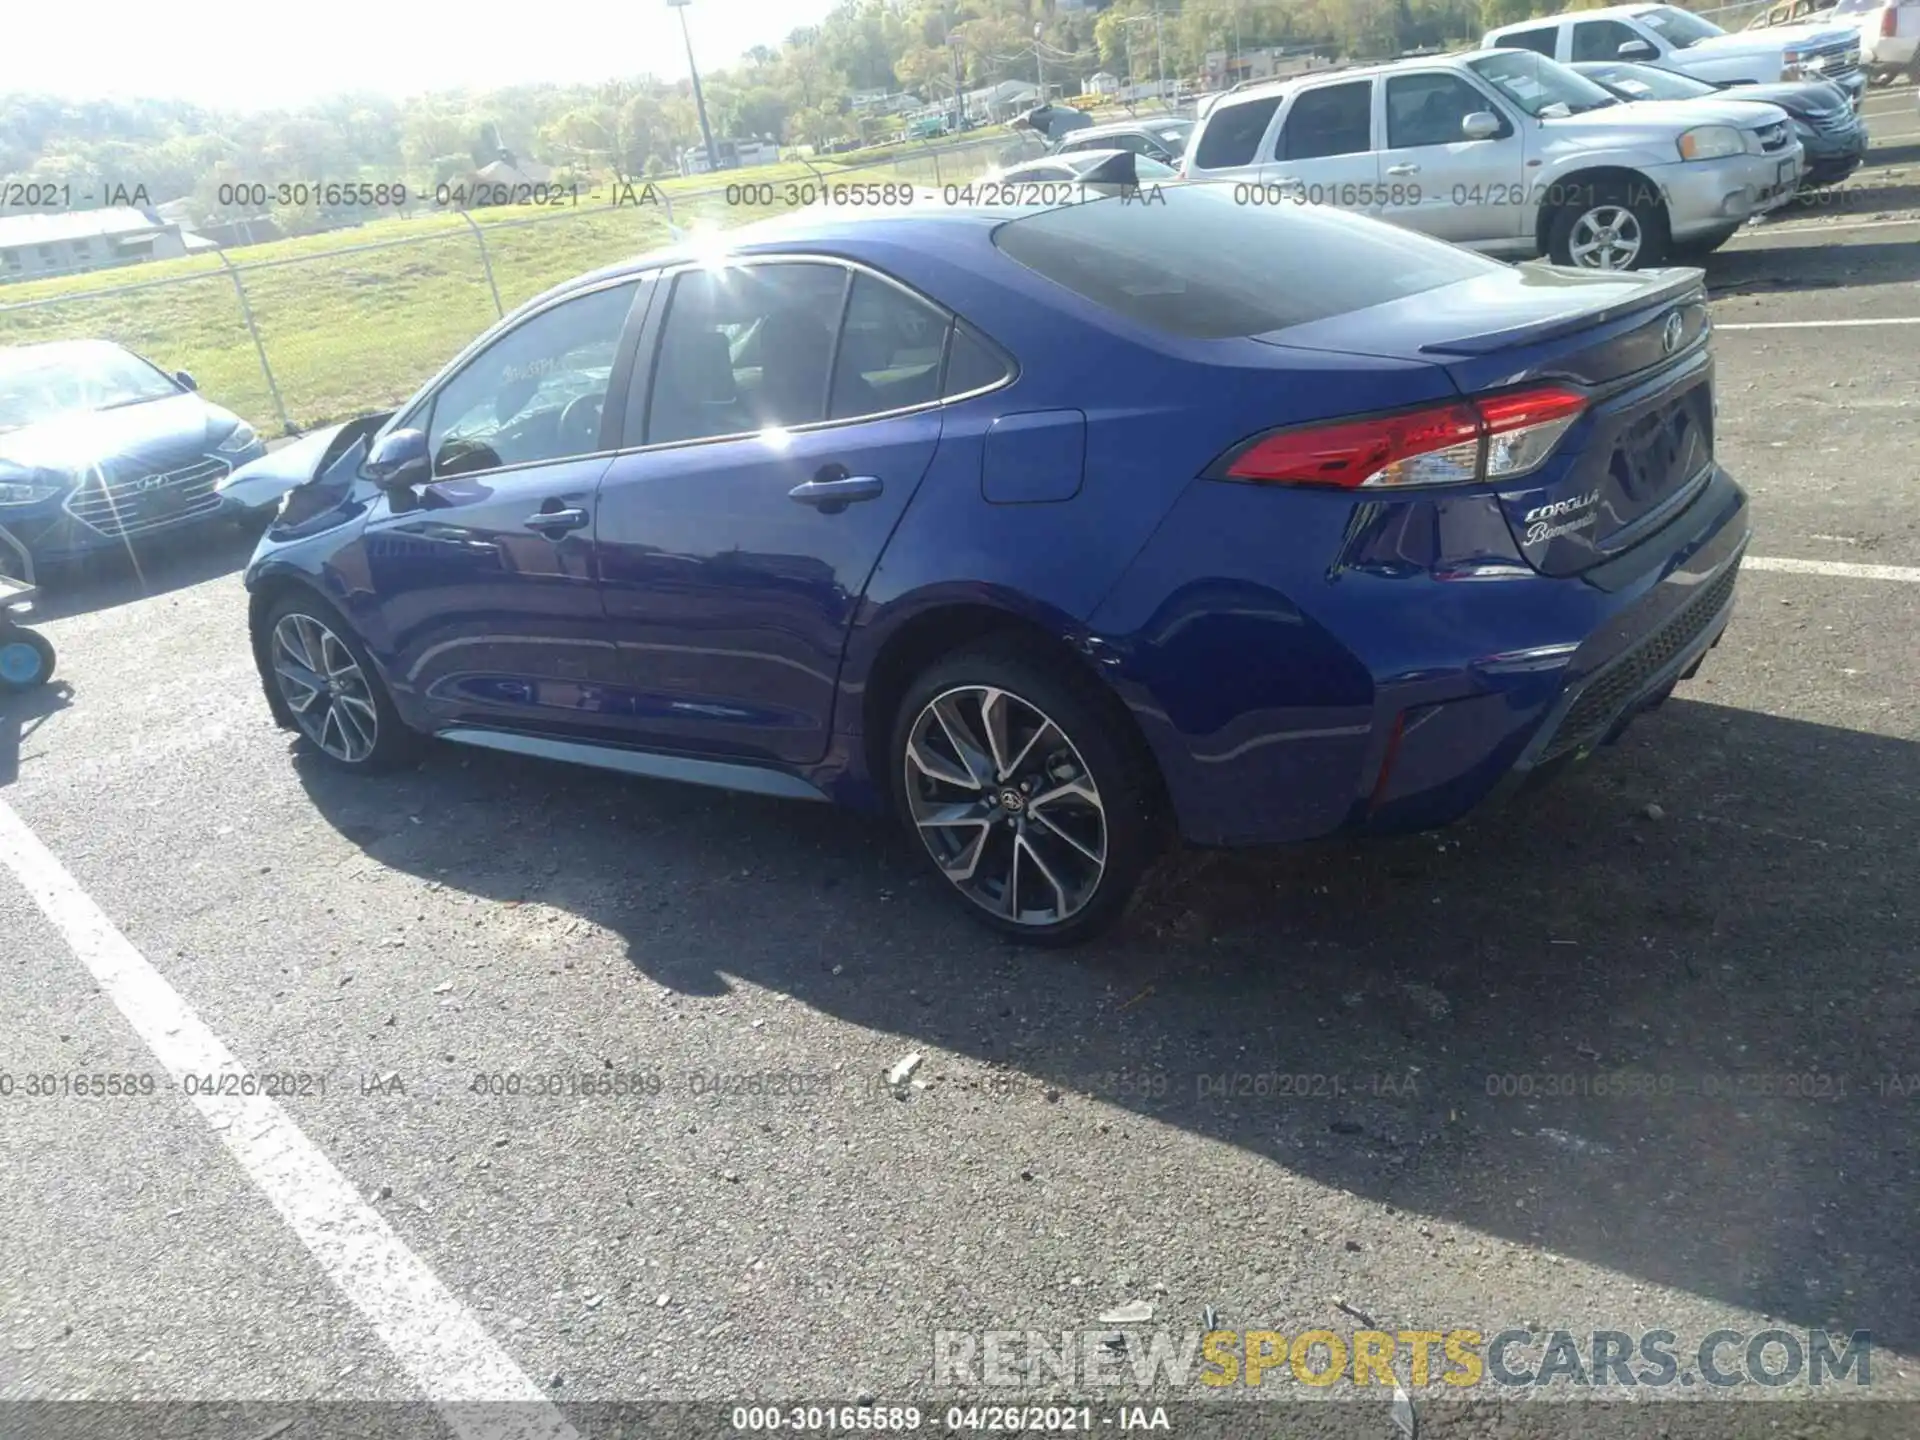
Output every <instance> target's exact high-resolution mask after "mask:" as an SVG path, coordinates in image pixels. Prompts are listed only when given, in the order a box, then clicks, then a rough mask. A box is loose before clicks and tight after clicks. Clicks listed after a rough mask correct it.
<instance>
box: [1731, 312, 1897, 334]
mask: <svg viewBox="0 0 1920 1440" xmlns="http://www.w3.org/2000/svg"><path fill="white" fill-rule="evenodd" d="M1846 325H1920V315H1882V316H1877V317H1875V318H1873V319H1870V320H1743V321H1741V322H1739V323H1738V324H1732V325H1726V324H1721V323H1719V322H1718V321H1716V322H1715V323H1714V327H1713V328H1714V329H1715V330H1819V329H1823V328H1831V327H1834V326H1846Z"/></svg>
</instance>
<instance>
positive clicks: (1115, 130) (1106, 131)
mask: <svg viewBox="0 0 1920 1440" xmlns="http://www.w3.org/2000/svg"><path fill="white" fill-rule="evenodd" d="M1192 123H1193V122H1192V121H1191V120H1189V119H1188V118H1187V117H1186V116H1184V115H1156V116H1154V117H1152V118H1151V119H1147V120H1109V121H1107V122H1106V123H1105V124H1104V125H1088V126H1085V127H1084V128H1082V129H1079V130H1074V131H1070V132H1069V133H1068V134H1067V135H1066V137H1065V138H1066V139H1068V140H1071V141H1073V142H1074V144H1076V145H1079V144H1082V143H1083V142H1085V141H1087V140H1098V139H1099V138H1100V137H1101V136H1102V135H1137V134H1139V133H1140V132H1141V131H1143V130H1146V131H1152V130H1155V129H1156V128H1158V127H1162V126H1167V125H1191V124H1192Z"/></svg>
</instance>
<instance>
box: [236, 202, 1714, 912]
mask: <svg viewBox="0 0 1920 1440" xmlns="http://www.w3.org/2000/svg"><path fill="white" fill-rule="evenodd" d="M712 243H713V244H714V245H716V246H717V245H719V244H721V243H722V239H720V238H716V239H715V240H714V241H713V242H712ZM724 243H725V244H726V249H725V250H724V252H722V251H720V250H718V249H713V250H707V251H703V250H701V249H699V248H698V247H687V248H682V249H678V250H674V251H671V252H664V253H660V254H656V255H652V256H649V257H646V258H644V259H640V260H636V261H633V262H631V263H628V264H623V265H619V266H616V267H613V268H610V269H606V270H602V271H599V272H596V273H594V274H591V275H587V276H583V277H581V278H580V279H579V280H577V281H574V282H572V283H570V284H567V285H564V286H562V287H560V288H559V289H556V290H554V291H552V292H550V293H549V294H547V295H544V296H542V297H541V298H540V299H538V300H535V301H533V302H532V303H530V304H528V305H526V306H524V307H523V308H521V309H520V310H519V311H517V312H516V313H515V314H513V315H512V316H510V317H508V318H507V319H506V320H504V321H502V322H501V323H500V324H499V325H497V326H495V327H494V328H493V329H492V330H491V331H489V332H488V333H487V334H485V335H483V336H482V337H481V338H480V339H479V340H477V341H475V342H474V343H473V344H472V345H471V346H470V347H468V349H467V350H466V351H465V352H464V353H462V354H461V355H460V356H458V357H457V358H456V359H455V360H453V361H452V363H450V364H449V365H448V366H447V367H446V368H445V369H444V370H443V371H442V372H441V373H440V374H439V375H438V376H436V377H435V378H434V379H433V380H432V381H431V382H430V383H429V384H427V385H426V387H425V388H423V389H422V390H421V391H420V392H419V394H417V395H416V396H414V397H413V399H411V400H410V401H409V402H408V403H407V404H406V405H405V406H403V407H402V408H401V409H400V410H398V411H397V412H395V413H394V414H392V415H390V416H379V417H369V418H368V419H366V420H363V421H359V422H356V423H354V424H352V425H349V426H346V427H342V428H339V429H336V430H332V431H327V432H322V433H320V434H317V435H314V436H311V437H309V438H308V439H307V440H305V441H303V442H301V443H300V444H299V445H296V446H294V447H290V448H289V449H288V450H285V451H282V452H280V453H279V454H278V455H275V456H273V457H269V459H267V460H265V461H262V462H260V463H259V464H258V465H256V466H254V467H251V468H250V470H248V471H245V472H242V473H241V474H240V475H239V476H238V477H237V478H236V480H235V482H234V484H233V486H232V487H231V488H232V489H233V490H234V491H235V492H236V494H242V493H243V492H246V491H247V490H248V489H249V488H250V487H251V488H253V489H255V490H257V491H260V492H262V493H277V491H281V490H285V491H287V493H286V494H285V497H284V499H283V500H282V501H281V503H280V508H279V512H278V515H277V517H276V519H275V520H274V523H273V525H272V527H271V528H270V529H269V530H268V532H267V534H266V536H265V538H264V539H263V540H262V542H261V546H260V549H259V550H258V552H257V553H256V555H255V557H254V560H253V563H252V565H251V567H250V569H249V571H248V575H247V583H248V586H249V589H250V591H251V624H252V636H253V645H254V651H255V655H256V657H257V660H258V663H259V668H260V671H261V675H262V678H263V681H264V683H265V686H266V691H267V696H268V700H269V702H270V704H271V705H272V707H273V711H274V714H275V715H276V717H277V718H278V719H279V720H280V721H281V723H282V724H284V725H287V726H289V727H292V728H297V729H298V730H299V731H300V732H301V733H303V734H304V736H305V737H306V739H307V740H308V741H309V742H311V744H312V745H313V746H314V747H317V749H318V750H319V751H320V752H321V753H323V754H324V755H325V756H327V757H328V758H329V759H330V760H332V761H333V762H335V763H337V764H338V765H341V766H344V767H347V768H349V769H352V770H373V769H377V768H380V767H383V766H386V765H390V764H392V763H394V762H396V761H399V760H401V759H403V758H404V757H407V756H409V755H411V754H412V753H414V751H415V749H416V746H417V743H418V741H419V739H420V737H422V736H425V735H436V736H439V737H440V738H442V739H444V740H448V741H454V742H458V743H461V744H465V745H475V746H482V747H487V748H492V749H497V750H506V751H512V752H516V753H519V754H523V755H534V756H544V757H550V758H553V759H559V760H570V761H576V762H579V763H582V764H586V765H594V766H600V767H604V768H607V769H611V770H618V771H624V772H627V773H631V774H638V775H649V776H667V777H672V778H676V779H682V780H690V781H697V782H703V783H707V784H713V785H720V786H728V787H733V788H736V789H741V790H751V791H758V792H761V793H765V794H771V795H781V796H791V797H794V798H798V799H809V800H831V801H833V802H836V803H841V804H847V805H854V806H861V807H867V808H872V809H876V810H891V811H893V812H894V813H895V814H897V815H898V816H899V818H900V820H901V821H902V822H903V823H904V825H905V826H906V828H907V829H908V830H909V831H910V832H911V834H912V835H913V836H914V837H915V839H914V841H913V843H914V844H915V845H916V846H918V847H920V848H921V849H922V850H924V852H925V855H926V858H927V860H928V862H929V863H930V864H931V865H932V866H933V867H934V869H935V870H937V871H938V873H939V874H940V875H941V876H943V877H944V878H945V882H946V883H947V884H948V885H950V886H951V888H952V890H953V891H954V892H955V893H956V894H957V895H958V896H960V897H963V898H964V900H965V901H966V902H967V903H968V905H969V906H970V907H971V908H972V910H973V912H974V913H975V914H976V915H978V916H980V917H982V918H984V919H985V920H987V921H988V922H989V923H991V924H993V925H995V926H997V927H999V928H1000V929H1002V930H1004V931H1008V932H1011V933H1012V934H1014V935H1016V936H1019V937H1021V938H1023V939H1026V940H1030V941H1036V942H1042V943H1064V942H1068V941H1072V940H1076V939H1080V938H1083V937H1085V936H1087V935H1089V934H1091V933H1092V932H1094V931H1095V930H1097V929H1098V928H1099V927H1100V926H1102V925H1103V924H1105V923H1106V922H1108V921H1110V920H1112V919H1113V918H1114V917H1115V916H1116V915H1117V914H1118V913H1119V912H1120V911H1121V909H1122V907H1123V906H1124V904H1125V903H1126V901H1127V898H1128V896H1129V894H1130V892H1132V891H1133V890H1134V888H1135V886H1136V882H1137V881H1138V880H1139V878H1140V876H1141V874H1142V872H1143V870H1144V869H1145V867H1146V866H1147V865H1148V864H1149V863H1150V861H1151V860H1152V859H1153V857H1154V856H1155V854H1156V852H1157V851H1158V850H1159V849H1160V847H1161V846H1162V845H1163V844H1164V843H1165V842H1166V841H1167V840H1168V839H1169V838H1170V837H1171V836H1173V835H1176V834H1177V835H1180V836H1184V837H1185V838H1186V839H1187V840H1189V841H1192V842H1196V843H1199V844H1203V845H1250V844H1264V843H1271V842H1283V841H1294V840H1303V839H1306V838H1308V837H1313V836H1321V835H1326V834H1329V833H1332V832H1335V831H1343V830H1346V831H1358V830H1392V829H1406V828H1421V827H1428V826H1435V825H1440V824H1443V823H1446V822H1448V821H1451V820H1453V819H1455V818H1457V817H1459V816H1460V815H1462V814H1463V813H1465V812H1466V811H1468V810H1469V809H1471V808H1472V807H1474V806H1475V805H1476V804H1478V803H1480V802H1481V801H1483V800H1486V799H1487V798H1488V797H1489V796H1490V795H1492V794H1494V793H1495V792H1496V791H1500V790H1502V789H1504V788H1506V787H1509V786H1511V785H1513V784H1515V783H1516V782H1517V781H1519V780H1521V779H1523V778H1525V777H1527V776H1529V775H1537V774H1540V773H1543V772H1544V771H1546V770H1548V769H1549V768H1553V767H1555V766H1556V765H1557V764H1559V763H1560V762H1565V761H1570V760H1574V759H1577V758H1579V757H1582V756H1584V755H1585V754H1586V753H1587V752H1588V751H1589V750H1591V749H1592V748H1593V747H1595V746H1597V745H1600V744H1602V743H1603V742H1605V741H1607V740H1609V739H1611V738H1612V737H1613V736H1614V735H1615V734H1616V733H1617V732H1618V731H1619V730H1620V728H1621V727H1622V726H1624V725H1625V724H1626V723H1627V721H1628V720H1629V719H1631V718H1632V717H1633V716H1634V715H1635V714H1636V713H1637V712H1639V711H1641V710H1642V709H1644V708H1646V707H1648V706H1650V705H1653V704H1656V703H1658V702H1659V701H1660V700H1662V699H1664V698H1665V696H1666V695H1667V693H1668V692H1669V691H1670V690H1671V689H1672V687H1673V685H1674V683H1675V682H1676V681H1677V680H1679V679H1682V678H1684V677H1686V676H1688V675H1691V674H1692V673H1693V671H1694V670H1695V669H1696V668H1697V667H1698V666H1699V664H1700V662H1701V659H1702V657H1703V656H1704V655H1705V653H1706V651H1707V650H1708V649H1709V648H1710V647H1711V646H1713V645H1714V644H1715V643H1717V641H1718V640H1719V638H1720V634H1721V632H1722V630H1723V629H1724V627H1725V626H1726V624H1727V622H1728V617H1729V613H1730V610H1731V607H1732V603H1733V592H1734V577H1735V572H1736V568H1737V566H1738V564H1739V562H1740V557H1741V554H1742V552H1743V550H1744V547H1745V546H1746V544H1747V537H1748V515H1747V502H1746V497H1745V495H1744V494H1743V492H1742V491H1741V489H1740V488H1739V486H1738V485H1736V484H1735V483H1734V481H1733V480H1732V479H1731V478H1730V477H1729V476H1728V475H1727V473H1726V472H1725V471H1724V470H1722V469H1721V468H1720V466H1719V465H1718V464H1716V463H1715V460H1714V454H1713V427H1714V398H1713V359H1712V355H1711V353H1710V351H1709V348H1708V330H1709V324H1708V319H1707V310H1706V303H1705V301H1706V297H1705V294H1704V292H1703V290H1702V288H1701V285H1700V275H1699V272H1698V271H1693V270H1670V271H1654V272H1649V273H1646V274H1638V275H1635V274H1594V273H1586V272H1581V273H1572V272H1564V271H1557V270H1552V269H1547V268H1536V267H1510V266H1507V265H1503V264H1499V263H1497V262H1495V261H1491V260H1487V259H1484V258H1482V257H1479V256H1476V255H1473V254H1471V253H1468V252H1466V251H1463V250H1459V249H1455V248H1453V247H1451V246H1448V245H1445V244H1442V243H1440V242H1438V241H1435V240H1431V239H1428V238H1425V237H1422V236H1420V235H1417V234H1413V233H1410V232H1408V231H1404V230H1400V229H1396V228H1393V227H1390V226H1387V225H1384V224H1380V223H1376V222H1374V221H1371V220H1367V219H1364V218H1361V217H1357V216H1353V215H1348V214H1343V213H1338V212H1333V211H1325V210H1316V209H1312V208H1305V207H1292V206H1288V207H1282V208H1281V209H1279V210H1273V209H1264V208H1252V207H1247V206H1243V205H1238V204H1236V203H1234V198H1233V196H1232V194H1231V192H1230V190H1229V189H1226V188H1223V187H1204V186H1198V187H1185V188H1178V189H1171V188H1170V189H1168V190H1167V191H1165V192H1163V193H1162V194H1161V195H1160V196H1159V197H1158V201H1157V203H1153V204H1142V203H1138V201H1137V200H1135V199H1132V198H1129V197H1126V196H1121V197H1115V198H1110V199H1103V200H1098V201H1092V202H1088V203H1081V204H1069V205H1061V206H1056V207H1052V208H1034V209H994V210H985V209H973V208H946V209H940V208H935V209H933V210H930V211H922V210H920V209H919V208H917V207H915V208H909V209H907V210H904V211H900V212H897V213H894V214H891V215H884V216H871V215H869V216H857V217H845V216H840V215H836V214H829V213H817V214H813V215H805V216H801V217H798V218H797V219H790V220H786V221H778V222H769V223H768V224H766V225H762V226H756V227H752V228H749V229H746V230H742V231H737V232H732V233H731V234H730V235H728V236H726V237H724ZM289 485H296V486H297V488H293V489H291V490H287V487H288V486H289Z"/></svg>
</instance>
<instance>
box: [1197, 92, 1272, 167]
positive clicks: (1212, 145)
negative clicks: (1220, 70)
mask: <svg viewBox="0 0 1920 1440" xmlns="http://www.w3.org/2000/svg"><path fill="white" fill-rule="evenodd" d="M1279 108H1280V97H1279V96H1278V95H1269V96H1267V97H1266V98H1265V99H1264V100H1248V101H1246V102H1244V103H1243V104H1239V105H1216V106H1214V108H1213V109H1212V110H1210V111H1209V112H1207V123H1206V125H1205V126H1203V127H1202V129H1201V131H1200V146H1199V148H1198V149H1197V150H1195V151H1194V152H1193V164H1194V167H1195V168H1196V169H1199V170H1220V169H1224V168H1225V167H1226V166H1229V165H1251V164H1252V163H1253V154H1254V151H1256V150H1257V149H1259V148H1260V137H1261V136H1263V135H1265V134H1266V133H1267V125H1268V123H1269V122H1270V121H1271V120H1272V119H1273V112H1274V111H1276V110H1278V109H1279Z"/></svg>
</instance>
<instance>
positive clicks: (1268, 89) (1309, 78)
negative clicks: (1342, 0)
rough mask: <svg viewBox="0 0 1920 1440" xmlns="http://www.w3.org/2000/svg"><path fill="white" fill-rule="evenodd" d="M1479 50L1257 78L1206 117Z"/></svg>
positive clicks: (1215, 105)
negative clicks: (1297, 91) (1326, 83)
mask: <svg viewBox="0 0 1920 1440" xmlns="http://www.w3.org/2000/svg"><path fill="white" fill-rule="evenodd" d="M1631 8H1635V9H1643V10H1650V9H1653V8H1655V7H1653V6H1650V5H1643V6H1635V7H1631ZM1597 13H1598V12H1597V11H1592V10H1582V11H1581V12H1580V17H1581V18H1582V19H1585V18H1586V17H1587V16H1588V15H1592V14H1597ZM1480 53H1481V52H1480V51H1478V50H1475V49H1465V48H1463V49H1459V50H1447V51H1444V52H1442V53H1440V54H1436V55H1407V56H1403V57H1402V58H1400V59H1398V60H1380V61H1376V62H1374V63H1373V64H1369V65H1329V66H1327V67H1326V68H1325V69H1324V70H1308V71H1303V72H1302V73H1301V74H1298V75H1285V76H1277V77H1275V78H1274V79H1272V80H1261V81H1257V82H1255V83H1254V84H1252V85H1248V86H1246V87H1245V88H1244V89H1239V90H1226V91H1222V92H1221V93H1220V95H1219V96H1218V97H1217V98H1216V99H1215V100H1214V102H1213V104H1212V105H1210V106H1209V107H1207V113H1206V115H1205V116H1204V117H1203V118H1205V119H1208V120H1211V119H1212V118H1213V117H1214V116H1215V115H1218V114H1219V113H1220V112H1221V111H1222V110H1224V109H1225V108H1226V107H1227V106H1229V105H1238V104H1239V103H1240V102H1241V101H1243V100H1247V99H1256V100H1258V99H1264V98H1265V97H1267V96H1269V95H1273V94H1276V93H1278V94H1285V93H1286V92H1288V91H1290V90H1294V89H1297V88H1299V87H1300V86H1302V85H1307V84H1311V83H1316V82H1318V81H1321V80H1329V79H1332V78H1334V77H1336V76H1338V77H1339V78H1340V79H1342V80H1370V79H1372V78H1373V77H1374V76H1375V75H1392V74H1395V73H1397V72H1399V71H1401V70H1417V69H1419V68H1420V67H1422V66H1425V65H1435V64H1439V65H1447V64H1448V63H1449V62H1456V63H1457V62H1459V61H1463V60H1465V59H1467V58H1469V57H1470V56H1474V55H1478V54H1480Z"/></svg>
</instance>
